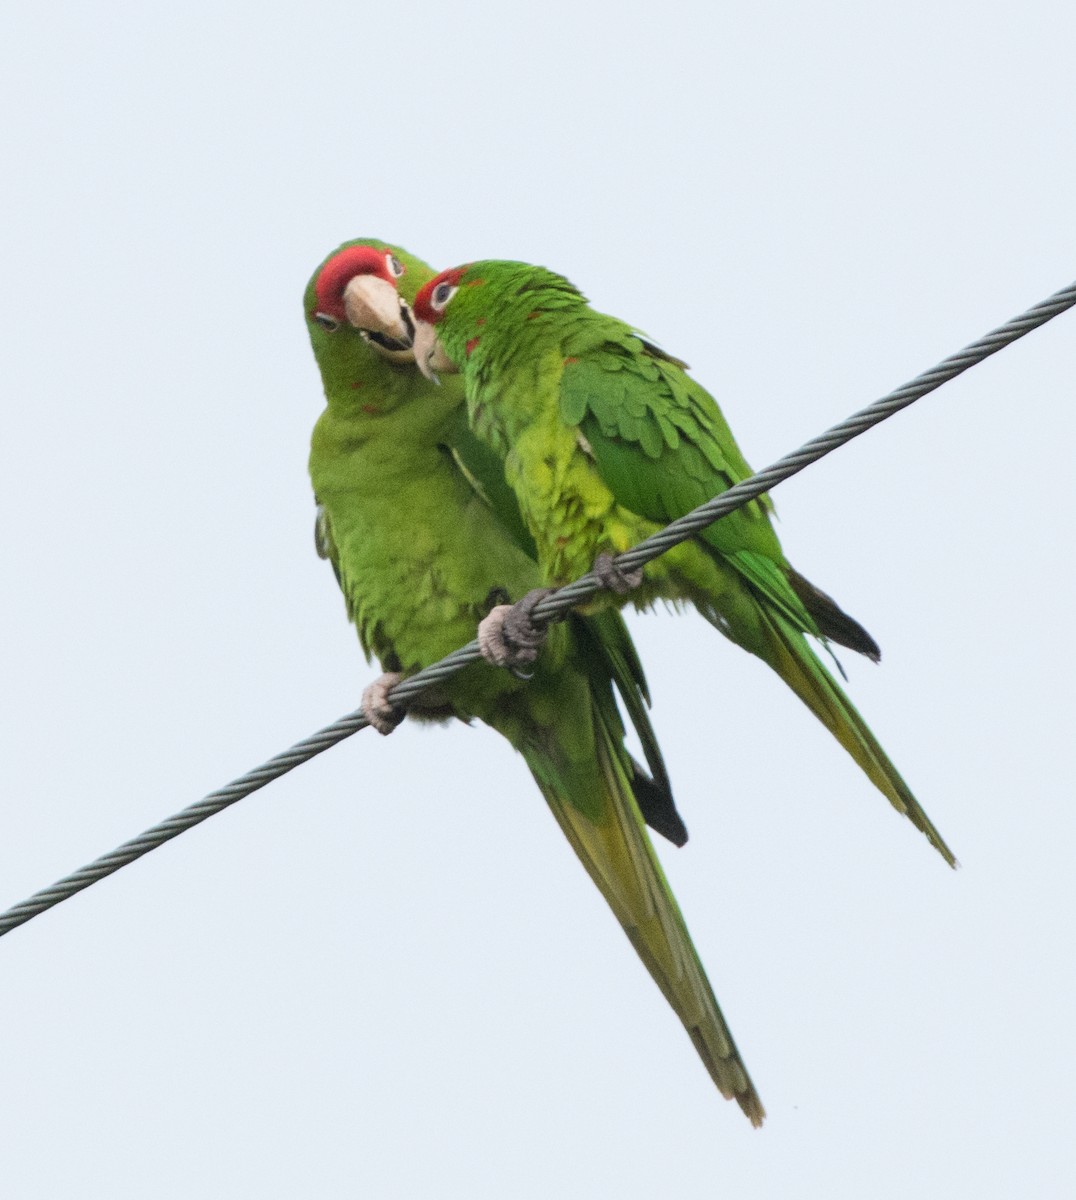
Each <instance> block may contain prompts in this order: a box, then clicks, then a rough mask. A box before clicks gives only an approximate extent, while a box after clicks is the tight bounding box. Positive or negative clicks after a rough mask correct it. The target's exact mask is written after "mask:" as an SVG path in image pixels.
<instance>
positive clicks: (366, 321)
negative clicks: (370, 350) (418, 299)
mask: <svg viewBox="0 0 1076 1200" xmlns="http://www.w3.org/2000/svg"><path fill="white" fill-rule="evenodd" d="M344 312H345V313H347V319H348V321H350V322H351V324H352V325H354V326H355V328H356V329H361V330H362V331H363V332H364V333H369V334H374V335H376V338H377V340H378V341H380V342H381V344H382V345H384V344H385V343H386V342H387V343H390V344H389V345H388V347H387V348H388V349H391V350H407V349H409V348H410V346H411V339H412V337H413V335H414V329H413V327H412V323H411V321H410V314H409V313H408V311H407V306H406V305H405V304H403V303H402V302H401V300H400V297H399V294H398V293H397V291H396V289H395V288H394V287H393V286H392V284H391V283H389V282H387V280H384V279H378V278H377V276H376V275H356V276H355V278H354V279H352V280H351V281H350V282H349V283H348V285H347V287H346V288H344ZM381 339H383V341H381Z"/></svg>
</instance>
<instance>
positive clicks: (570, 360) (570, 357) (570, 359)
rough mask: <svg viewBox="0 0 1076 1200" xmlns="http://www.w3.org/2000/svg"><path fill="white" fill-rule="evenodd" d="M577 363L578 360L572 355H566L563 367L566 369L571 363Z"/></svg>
mask: <svg viewBox="0 0 1076 1200" xmlns="http://www.w3.org/2000/svg"><path fill="white" fill-rule="evenodd" d="M578 361H579V359H578V358H576V357H575V356H574V355H572V354H569V355H568V357H567V358H566V359H565V360H564V365H565V366H566V367H569V366H571V364H572V363H577V362H578Z"/></svg>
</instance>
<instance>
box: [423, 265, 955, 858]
mask: <svg viewBox="0 0 1076 1200" xmlns="http://www.w3.org/2000/svg"><path fill="white" fill-rule="evenodd" d="M413 311H414V316H415V317H416V318H417V319H418V323H417V327H416V332H415V345H414V354H415V359H416V361H417V363H418V366H419V368H420V369H421V370H423V371H424V372H425V373H426V374H427V375H428V376H430V377H431V378H432V377H436V376H437V374H438V372H453V371H455V372H460V373H462V375H463V380H464V386H465V388H466V394H467V408H468V412H469V416H470V420H471V425H472V428H473V429H474V431H475V433H476V434H477V435H478V436H479V437H480V438H481V439H482V440H483V441H484V442H485V443H486V444H487V445H488V446H490V447H491V448H492V449H493V450H494V451H495V452H496V453H497V454H498V455H499V456H500V457H501V458H502V459H503V461H504V468H505V476H506V478H507V480H508V482H509V484H510V485H511V487H512V490H513V491H514V492H515V494H516V498H517V500H518V501H519V507H520V510H521V512H522V514H523V518H524V520H525V521H526V524H527V528H528V529H529V531H530V533H531V534H532V536H533V537H534V540H535V543H536V545H537V548H538V561H539V563H540V565H541V568H542V582H543V583H544V584H546V585H551V586H561V585H563V584H565V583H568V582H570V581H571V580H573V579H576V578H578V577H579V576H581V575H584V574H586V573H587V572H589V571H591V570H593V571H594V573H595V574H596V575H597V576H598V578H599V579H600V580H601V581H602V583H603V584H605V586H606V588H607V589H609V591H612V592H614V593H620V594H621V595H622V596H623V597H625V598H626V597H627V595H628V594H629V593H630V599H631V601H632V602H633V603H634V604H635V606H636V607H637V608H647V607H649V606H650V605H651V604H653V602H654V601H655V600H658V599H663V600H667V601H671V602H673V603H674V604H679V603H682V602H687V603H690V604H693V605H694V606H695V608H696V609H697V610H698V611H699V612H700V613H701V614H702V616H703V617H705V618H706V620H708V621H709V622H710V623H711V624H712V625H714V626H715V627H716V628H717V629H718V630H720V631H721V633H723V634H724V635H725V636H726V637H727V638H729V639H730V640H731V641H733V642H735V643H736V644H737V645H739V646H742V647H743V648H744V649H745V650H748V651H750V652H751V653H752V654H755V655H757V656H758V657H759V658H761V659H762V661H763V662H765V663H767V664H768V665H769V666H770V667H771V668H772V669H773V670H774V671H776V672H777V674H778V675H780V676H781V678H782V679H783V680H784V681H785V682H786V683H787V684H788V685H789V687H791V688H792V690H793V691H794V692H795V693H796V695H797V696H799V698H800V699H801V700H802V701H803V702H804V703H805V704H806V705H807V707H808V708H809V709H810V710H811V711H812V712H813V713H814V714H815V716H816V717H818V718H819V720H821V721H822V723H823V724H824V725H825V726H826V727H827V728H828V729H829V730H830V732H831V733H832V734H833V735H834V737H835V738H836V739H837V741H838V742H839V743H840V744H841V745H842V746H843V747H844V748H845V750H847V751H848V753H849V754H850V755H851V756H852V758H853V759H854V760H855V761H856V762H857V763H858V764H859V766H860V767H861V768H862V770H863V771H864V772H865V773H866V775H867V777H868V778H869V779H870V780H871V782H872V783H873V784H874V785H875V786H876V787H877V788H878V790H879V791H880V792H881V793H882V794H883V795H884V796H885V797H886V798H887V799H888V800H889V802H890V803H891V804H892V805H893V807H894V808H896V809H897V811H898V812H901V813H903V814H905V815H906V816H907V817H909V819H910V820H911V821H912V823H913V824H914V825H915V827H916V828H917V829H919V830H921V831H922V832H923V833H924V834H925V835H926V836H927V838H928V839H929V841H930V843H931V844H932V845H933V846H934V847H935V848H936V849H937V850H938V852H939V853H940V854H941V855H942V857H943V858H944V859H945V861H946V862H947V863H949V864H950V866H955V864H956V860H955V859H954V857H953V854H952V852H951V851H950V849H949V847H948V846H947V845H946V844H945V841H944V840H943V839H942V837H941V834H940V833H939V832H938V830H937V829H936V828H935V826H934V824H933V822H932V821H931V820H930V818H929V817H928V816H927V814H926V812H924V810H923V808H922V807H921V806H920V804H919V802H918V801H917V800H916V798H915V796H914V795H913V794H912V792H911V789H910V788H909V787H908V785H907V784H906V783H905V782H904V780H903V779H902V778H901V776H900V774H899V772H898V771H897V769H896V767H895V766H894V765H893V763H892V762H890V760H889V758H888V756H887V755H886V753H885V751H884V750H883V749H882V747H881V745H880V744H879V742H878V740H877V739H876V738H875V736H874V734H873V733H871V731H870V729H868V727H867V725H866V723H865V722H864V720H863V718H862V717H861V716H860V715H859V713H858V712H857V711H856V709H855V708H854V707H853V705H852V703H851V701H850V700H849V699H848V697H847V696H846V695H845V694H844V692H843V691H842V690H841V688H840V686H839V685H838V684H837V682H836V680H835V679H834V678H833V676H832V675H831V674H830V673H829V671H827V670H826V668H825V666H823V664H822V662H821V661H820V660H819V658H818V656H817V655H816V654H815V652H814V651H813V650H812V648H811V645H810V642H809V641H808V638H812V637H813V638H816V639H819V640H820V641H821V642H822V643H823V644H826V643H828V642H831V641H832V642H835V643H837V644H838V645H841V646H846V647H849V648H851V649H853V650H856V651H858V652H859V653H861V654H864V655H866V656H867V657H868V658H870V659H872V660H874V661H877V660H878V658H879V657H880V651H879V649H878V646H877V644H876V643H875V641H874V639H873V638H872V637H871V636H870V634H869V633H867V631H866V630H865V629H864V628H863V627H862V626H861V625H860V624H859V623H858V622H857V621H855V620H854V619H853V618H852V617H850V616H849V615H848V614H847V613H845V612H844V611H843V610H842V609H841V608H840V607H839V606H838V605H837V604H836V602H835V601H834V600H833V599H832V598H831V597H829V596H827V595H826V594H825V593H824V592H822V591H820V590H819V589H818V588H816V587H815V586H814V585H813V584H811V583H809V582H808V581H807V580H806V579H805V578H804V577H803V576H802V575H800V574H799V572H797V571H796V570H794V569H793V567H792V566H791V564H790V563H789V562H788V560H787V559H786V558H785V555H784V552H783V551H782V549H781V545H780V543H779V542H778V540H777V535H776V533H775V532H774V529H773V526H772V524H771V522H770V514H771V512H772V504H771V502H770V500H769V498H768V497H760V498H759V499H757V500H753V501H751V502H750V503H749V504H747V505H744V506H743V507H741V508H739V509H737V510H736V511H734V512H732V513H729V514H728V515H727V516H725V517H722V518H721V519H720V520H719V521H717V522H715V523H714V524H712V525H710V526H709V527H708V528H706V529H704V530H702V531H701V532H700V533H698V534H696V535H694V536H693V537H692V538H690V539H689V540H688V541H686V542H683V543H681V544H680V545H678V546H675V547H673V548H672V549H671V550H668V551H666V552H665V553H664V554H663V555H661V556H660V557H659V558H657V559H655V560H654V561H653V562H651V563H648V564H647V565H646V567H644V568H643V569H642V570H640V571H637V572H631V573H630V574H625V573H624V572H622V571H619V570H618V569H617V567H616V565H615V563H613V561H612V558H613V556H614V555H616V554H619V553H622V552H623V551H625V550H627V549H628V548H629V547H631V546H633V545H635V544H637V543H638V542H641V541H642V540H643V539H644V538H646V537H648V536H649V535H650V534H652V533H655V532H656V531H657V530H658V529H660V528H661V527H662V526H664V525H667V524H668V523H669V522H670V521H673V520H675V519H676V518H677V517H681V516H684V515H685V514H686V513H688V512H690V511H691V510H692V509H693V508H696V507H697V506H698V505H700V504H702V503H704V502H705V501H707V500H709V499H710V498H711V497H712V496H716V495H718V494H719V493H720V492H723V491H725V490H726V489H728V488H729V487H730V486H732V485H733V484H734V483H737V482H738V481H740V480H742V479H744V478H746V477H747V476H748V475H750V474H751V469H750V467H749V466H748V465H747V461H746V460H745V459H744V457H743V454H742V453H741V452H740V448H739V447H738V446H737V444H736V441H735V439H734V438H733V436H732V431H731V430H730V429H729V426H728V423H727V422H726V421H725V418H724V416H723V415H722V413H721V410H720V409H719V408H718V406H717V402H716V401H715V400H714V399H713V397H712V396H711V395H710V394H709V393H708V392H707V391H705V390H704V389H703V388H702V387H701V386H700V385H699V384H698V383H696V382H695V380H693V379H692V378H691V376H690V375H689V374H688V373H687V368H686V364H684V363H682V362H681V361H680V360H679V359H676V358H673V357H672V356H671V355H668V354H666V353H665V352H664V351H662V350H660V349H659V348H658V347H657V346H655V345H653V344H652V343H651V342H649V341H648V340H647V339H646V338H644V337H643V336H642V335H641V334H640V333H639V332H638V331H637V330H635V329H633V328H632V327H631V326H629V325H627V324H625V323H624V322H623V321H619V320H617V319H616V318H615V317H610V316H606V315H605V314H604V313H599V312H596V311H595V310H594V309H593V308H591V307H590V305H589V304H588V303H587V302H586V299H585V297H584V296H583V295H582V294H581V293H580V292H579V290H578V289H577V288H575V287H574V286H573V285H572V284H571V283H570V282H569V281H568V280H567V279H565V278H564V277H563V276H561V275H557V274H555V273H554V272H552V271H549V270H546V269H545V268H544V267H538V266H531V265H529V264H527V263H520V262H506V261H500V260H488V261H485V262H474V263H469V264H466V265H464V266H461V267H454V268H451V269H450V270H447V271H442V272H441V274H440V275H437V276H436V277H435V278H433V279H431V280H429V282H427V283H426V284H425V285H424V286H423V288H422V289H421V291H420V292H419V293H418V295H417V297H416V299H415V303H414V306H413ZM450 377H451V376H448V375H446V382H447V379H448V378H450ZM621 602H623V601H621ZM609 603H610V598H609V596H608V593H603V594H602V595H601V596H599V597H598V598H596V600H595V601H593V602H592V604H591V606H590V611H594V610H596V609H598V608H600V607H602V606H608V605H609ZM524 617H525V614H524V613H520V614H518V615H517V616H515V618H514V619H515V620H516V622H517V623H518V622H519V621H521V620H522V619H523V618H524ZM494 619H495V620H497V621H501V622H503V621H504V620H505V619H507V617H506V615H505V614H491V617H490V618H487V620H494Z"/></svg>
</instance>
